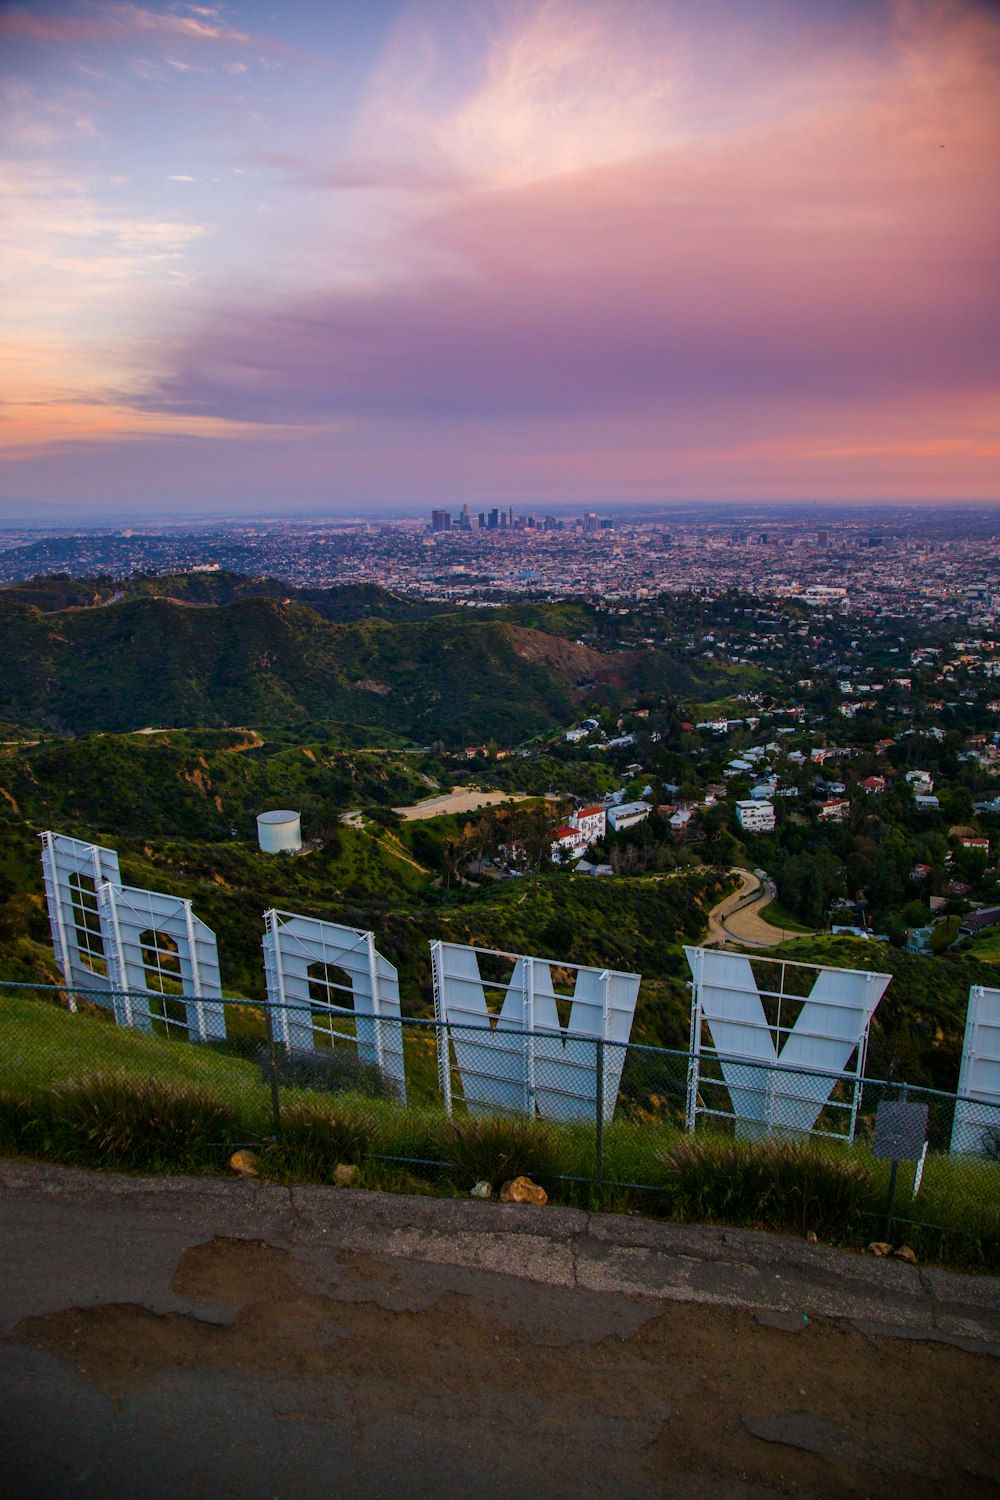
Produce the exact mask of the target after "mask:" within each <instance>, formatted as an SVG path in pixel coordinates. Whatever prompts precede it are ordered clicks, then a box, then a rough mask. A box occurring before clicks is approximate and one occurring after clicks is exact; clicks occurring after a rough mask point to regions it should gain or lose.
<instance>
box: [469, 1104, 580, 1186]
mask: <svg viewBox="0 0 1000 1500" xmlns="http://www.w3.org/2000/svg"><path fill="white" fill-rule="evenodd" d="M440 1140H441V1150H442V1152H443V1154H444V1156H445V1157H446V1158H447V1160H448V1162H449V1163H450V1165H451V1168H452V1175H453V1177H454V1180H455V1182H456V1184H457V1185H458V1186H460V1187H472V1185H473V1184H474V1183H476V1182H488V1183H490V1184H491V1185H492V1186H493V1187H494V1188H499V1187H501V1186H502V1185H503V1183H505V1182H507V1181H508V1180H509V1179H510V1178H511V1177H521V1176H524V1177H531V1178H532V1179H533V1180H534V1181H535V1182H541V1183H543V1184H544V1183H546V1182H552V1180H553V1179H554V1178H555V1177H556V1176H557V1175H558V1173H559V1172H560V1170H561V1167H560V1161H561V1155H562V1153H561V1149H560V1142H559V1139H558V1138H557V1136H556V1134H555V1132H554V1131H553V1130H552V1129H551V1128H550V1127H549V1126H547V1125H545V1124H543V1123H542V1121H540V1120H529V1119H523V1118H517V1117H512V1116H507V1115H482V1116H476V1115H461V1116H459V1117H457V1118H454V1119H451V1120H447V1121H445V1122H444V1124H443V1125H442V1127H441V1132H440Z"/></svg>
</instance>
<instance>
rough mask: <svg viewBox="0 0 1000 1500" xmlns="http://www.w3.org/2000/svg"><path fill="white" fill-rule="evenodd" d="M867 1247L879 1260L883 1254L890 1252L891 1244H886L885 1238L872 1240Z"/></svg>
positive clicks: (889, 1253)
mask: <svg viewBox="0 0 1000 1500" xmlns="http://www.w3.org/2000/svg"><path fill="white" fill-rule="evenodd" d="M868 1249H869V1251H870V1252H871V1254H872V1255H877V1256H878V1258H879V1260H881V1259H882V1257H883V1256H886V1255H891V1254H892V1246H891V1245H889V1244H887V1243H886V1241H885V1240H872V1242H871V1244H870V1245H869V1246H868Z"/></svg>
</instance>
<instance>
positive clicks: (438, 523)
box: [431, 510, 451, 531]
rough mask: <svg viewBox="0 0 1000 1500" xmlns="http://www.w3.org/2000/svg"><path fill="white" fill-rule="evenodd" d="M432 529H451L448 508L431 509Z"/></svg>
mask: <svg viewBox="0 0 1000 1500" xmlns="http://www.w3.org/2000/svg"><path fill="white" fill-rule="evenodd" d="M431 530H432V531H450V530H451V516H450V514H449V513H448V511H446V510H432V511H431Z"/></svg>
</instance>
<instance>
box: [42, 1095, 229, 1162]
mask: <svg viewBox="0 0 1000 1500" xmlns="http://www.w3.org/2000/svg"><path fill="white" fill-rule="evenodd" d="M41 1118H42V1119H43V1120H44V1127H45V1131H44V1133H45V1137H46V1142H47V1144H48V1145H49V1147H50V1149H51V1150H52V1151H53V1154H55V1155H56V1156H69V1157H71V1158H72V1160H74V1161H76V1162H79V1163H80V1164H81V1165H84V1166H105V1167H127V1168H134V1169H139V1170H145V1169H149V1168H152V1167H154V1166H159V1167H164V1166H166V1167H175V1168H177V1167H197V1166H203V1165H204V1163H205V1158H206V1155H208V1154H210V1153H211V1151H212V1150H215V1151H216V1152H225V1150H227V1149H228V1148H229V1146H230V1144H231V1143H233V1142H235V1141H238V1140H239V1139H240V1138H241V1136H245V1134H246V1133H247V1122H246V1121H244V1120H241V1119H240V1117H239V1115H238V1114H237V1112H236V1111H235V1110H234V1109H232V1108H231V1107H230V1106H229V1105H227V1104H226V1103H225V1102H223V1101H220V1100H219V1099H218V1098H217V1097H215V1096H213V1095H212V1094H209V1093H208V1092H206V1091H205V1090H204V1089H201V1088H198V1087H196V1086H195V1085H192V1084H185V1083H167V1082H164V1081H163V1080H161V1079H137V1078H129V1077H128V1076H127V1075H126V1074H125V1073H124V1072H119V1073H86V1074H84V1075H83V1076H82V1077H81V1078H78V1079H72V1080H70V1081H69V1082H65V1083H57V1084H55V1085H54V1086H53V1087H52V1089H51V1091H50V1092H49V1094H48V1097H47V1099H46V1101H45V1106H44V1110H43V1112H42V1116H41Z"/></svg>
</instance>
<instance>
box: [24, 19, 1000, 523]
mask: <svg viewBox="0 0 1000 1500" xmlns="http://www.w3.org/2000/svg"><path fill="white" fill-rule="evenodd" d="M0 89H2V100H3V103H2V129H0V140H2V141H3V143H4V144H3V146H2V148H0V150H2V158H3V159H2V166H0V191H2V195H3V203H2V207H0V467H2V472H0V518H8V519H9V518H14V517H16V518H25V519H29V520H30V519H35V520H38V521H45V520H47V519H55V518H64V517H73V516H77V517H79V518H81V519H84V518H87V519H92V518H95V517H98V518H100V517H108V518H113V517H115V516H123V517H124V516H129V517H131V516H135V515H143V514H154V513H155V514H157V515H164V514H175V515H177V516H178V517H180V516H189V515H237V516H238V515H242V514H245V515H248V516H250V515H260V514H275V515H279V514H309V513H321V514H336V513H350V514H366V513H371V514H376V513H386V512H391V511H393V510H398V511H399V512H400V513H404V512H406V511H413V510H419V509H420V508H429V507H430V506H432V505H445V506H447V505H452V506H454V505H461V503H463V502H464V501H468V502H469V504H470V508H475V507H477V506H484V505H487V504H488V505H493V504H497V503H501V504H515V505H519V504H523V505H526V506H532V507H538V506H543V507H544V506H545V505H552V506H553V507H556V506H565V505H567V504H572V503H576V502H580V503H581V504H582V503H586V504H587V505H588V506H589V505H593V504H602V505H607V506H610V505H614V504H621V505H627V506H628V507H630V508H633V509H634V508H635V507H637V506H641V505H644V504H647V503H650V504H653V503H663V502H670V501H672V500H673V501H680V500H684V501H690V500H712V501H720V500H728V499H732V500H738V501H746V500H754V499H761V500H811V499H816V500H822V499H836V500H859V501H866V502H868V501H879V500H883V501H890V500H892V501H899V500H904V501H911V502H927V503H946V502H965V503H967V502H970V501H996V500H1000V269H998V268H1000V253H998V252H1000V190H998V183H1000V170H998V169H1000V4H997V3H986V0H975V3H972V0H823V3H822V4H819V3H816V0H808V3H807V0H410V3H396V0H366V3H365V4H363V5H362V4H358V3H357V0H325V3H324V4H322V5H316V4H312V3H309V4H307V3H303V0H269V3H256V0H248V3H234V4H232V5H219V6H216V5H211V4H204V5H201V4H198V5H196V4H180V3H175V4H163V3H157V4H150V3H145V4H143V3H118V0H108V3H101V0H93V3H91V0H81V3H61V4H60V3H54V0H53V3H44V0H43V3H38V4H36V3H30V0H25V3H21V4H17V3H15V4H8V3H3V0H0Z"/></svg>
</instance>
